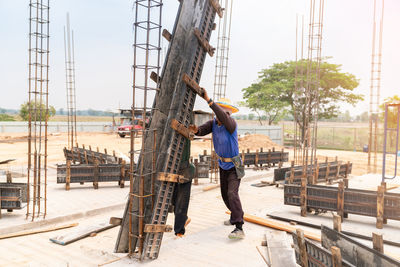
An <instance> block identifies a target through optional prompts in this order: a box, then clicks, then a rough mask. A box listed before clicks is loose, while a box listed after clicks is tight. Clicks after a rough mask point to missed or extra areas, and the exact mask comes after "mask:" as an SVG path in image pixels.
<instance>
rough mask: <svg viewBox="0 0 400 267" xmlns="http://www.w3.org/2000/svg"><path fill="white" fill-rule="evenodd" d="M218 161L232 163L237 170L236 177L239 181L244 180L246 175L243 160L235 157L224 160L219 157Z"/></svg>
mask: <svg viewBox="0 0 400 267" xmlns="http://www.w3.org/2000/svg"><path fill="white" fill-rule="evenodd" d="M217 157H218V159H219V160H221V161H222V162H232V163H233V165H235V170H236V175H237V177H238V178H239V179H241V178H243V177H244V175H245V173H244V165H243V162H242V159H241V158H240V156H239V155H238V156H234V157H233V158H223V157H220V156H218V155H217Z"/></svg>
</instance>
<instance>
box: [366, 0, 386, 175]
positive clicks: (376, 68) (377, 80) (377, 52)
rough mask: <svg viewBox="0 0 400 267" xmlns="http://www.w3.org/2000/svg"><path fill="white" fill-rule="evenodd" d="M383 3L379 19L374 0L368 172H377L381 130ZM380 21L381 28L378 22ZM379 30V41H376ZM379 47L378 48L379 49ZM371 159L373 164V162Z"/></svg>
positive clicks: (383, 3)
mask: <svg viewBox="0 0 400 267" xmlns="http://www.w3.org/2000/svg"><path fill="white" fill-rule="evenodd" d="M381 1H382V6H381V9H382V10H381V11H382V13H381V16H380V18H377V3H376V0H374V14H373V27H372V53H371V81H370V103H369V139H368V172H373V173H376V172H377V157H378V156H377V153H378V128H379V118H378V116H379V104H380V89H381V74H382V34H383V15H384V7H385V0H381ZM377 19H379V27H377V25H376V21H377ZM377 30H378V31H379V32H378V35H379V39H378V40H376V35H377ZM377 46H378V47H377ZM371 157H373V158H372V160H373V161H372V162H371Z"/></svg>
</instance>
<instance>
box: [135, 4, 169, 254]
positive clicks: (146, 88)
mask: <svg viewBox="0 0 400 267" xmlns="http://www.w3.org/2000/svg"><path fill="white" fill-rule="evenodd" d="M162 5H163V4H162V1H161V0H157V1H156V0H136V1H135V2H134V9H135V22H134V44H133V76H132V78H133V79H132V82H133V94H132V109H131V112H132V124H133V125H132V126H133V127H132V130H131V139H130V148H131V151H130V159H131V160H130V168H129V170H130V194H129V255H131V256H132V255H133V253H134V252H135V249H136V247H133V246H132V238H133V237H136V238H137V239H138V245H137V247H138V258H139V259H140V258H141V255H142V251H143V242H144V237H145V232H144V226H145V221H144V219H145V218H144V206H145V198H148V197H151V200H152V205H153V203H154V191H155V189H154V182H155V179H156V173H155V167H156V165H155V161H156V131H155V130H149V129H147V125H148V122H149V120H150V116H149V113H151V114H152V111H153V110H152V108H149V107H147V102H148V99H149V97H150V96H149V93H150V91H156V90H158V88H159V82H160V79H158V77H159V74H160V73H159V72H160V52H161V19H162V17H161V15H162ZM143 17H144V18H143ZM153 32H156V33H155V34H154V35H153V34H152V33H153ZM143 37H145V38H144V40H141V39H143ZM153 53H155V55H154V54H153ZM140 71H142V73H140ZM151 71H154V72H155V73H156V74H157V82H156V86H155V87H152V86H150V81H149V77H150V73H151ZM141 74H142V75H141ZM139 91H140V92H139ZM140 94H143V100H142V101H143V103H141V104H137V103H136V101H137V99H138V97H139V96H140ZM135 127H136V128H135ZM151 135H153V141H154V143H153V145H152V147H151V148H148V149H146V145H145V136H150V137H151ZM136 138H140V139H141V148H140V149H137V150H135V139H136ZM147 153H151V158H152V165H151V171H150V172H149V173H145V172H144V169H145V166H144V164H145V162H144V160H143V158H144V155H145V154H147ZM135 155H137V156H139V157H138V158H139V159H138V160H136V162H137V166H136V165H135ZM134 179H139V187H138V188H133V182H134ZM145 181H150V182H151V188H150V192H146V188H145ZM147 190H148V189H147ZM135 200H136V201H138V202H135V203H138V207H139V209H138V211H134V210H133V203H134V201H135ZM133 216H137V217H138V225H137V229H134V227H135V226H134V225H133ZM135 233H137V235H136V234H135Z"/></svg>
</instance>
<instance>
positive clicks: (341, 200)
mask: <svg viewBox="0 0 400 267" xmlns="http://www.w3.org/2000/svg"><path fill="white" fill-rule="evenodd" d="M337 213H338V215H339V216H340V218H341V221H342V222H343V216H344V183H343V181H340V182H339V186H338V193H337Z"/></svg>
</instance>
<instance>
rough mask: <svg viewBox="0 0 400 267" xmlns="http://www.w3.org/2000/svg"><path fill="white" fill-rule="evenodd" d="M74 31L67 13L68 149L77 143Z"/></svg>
mask: <svg viewBox="0 0 400 267" xmlns="http://www.w3.org/2000/svg"><path fill="white" fill-rule="evenodd" d="M74 47H75V44H74V31H73V30H72V32H71V30H70V21H69V13H67V25H66V27H64V54H65V84H66V89H67V114H68V148H69V149H72V148H73V146H74V144H75V143H76V142H78V139H77V134H76V86H75V48H74Z"/></svg>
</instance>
